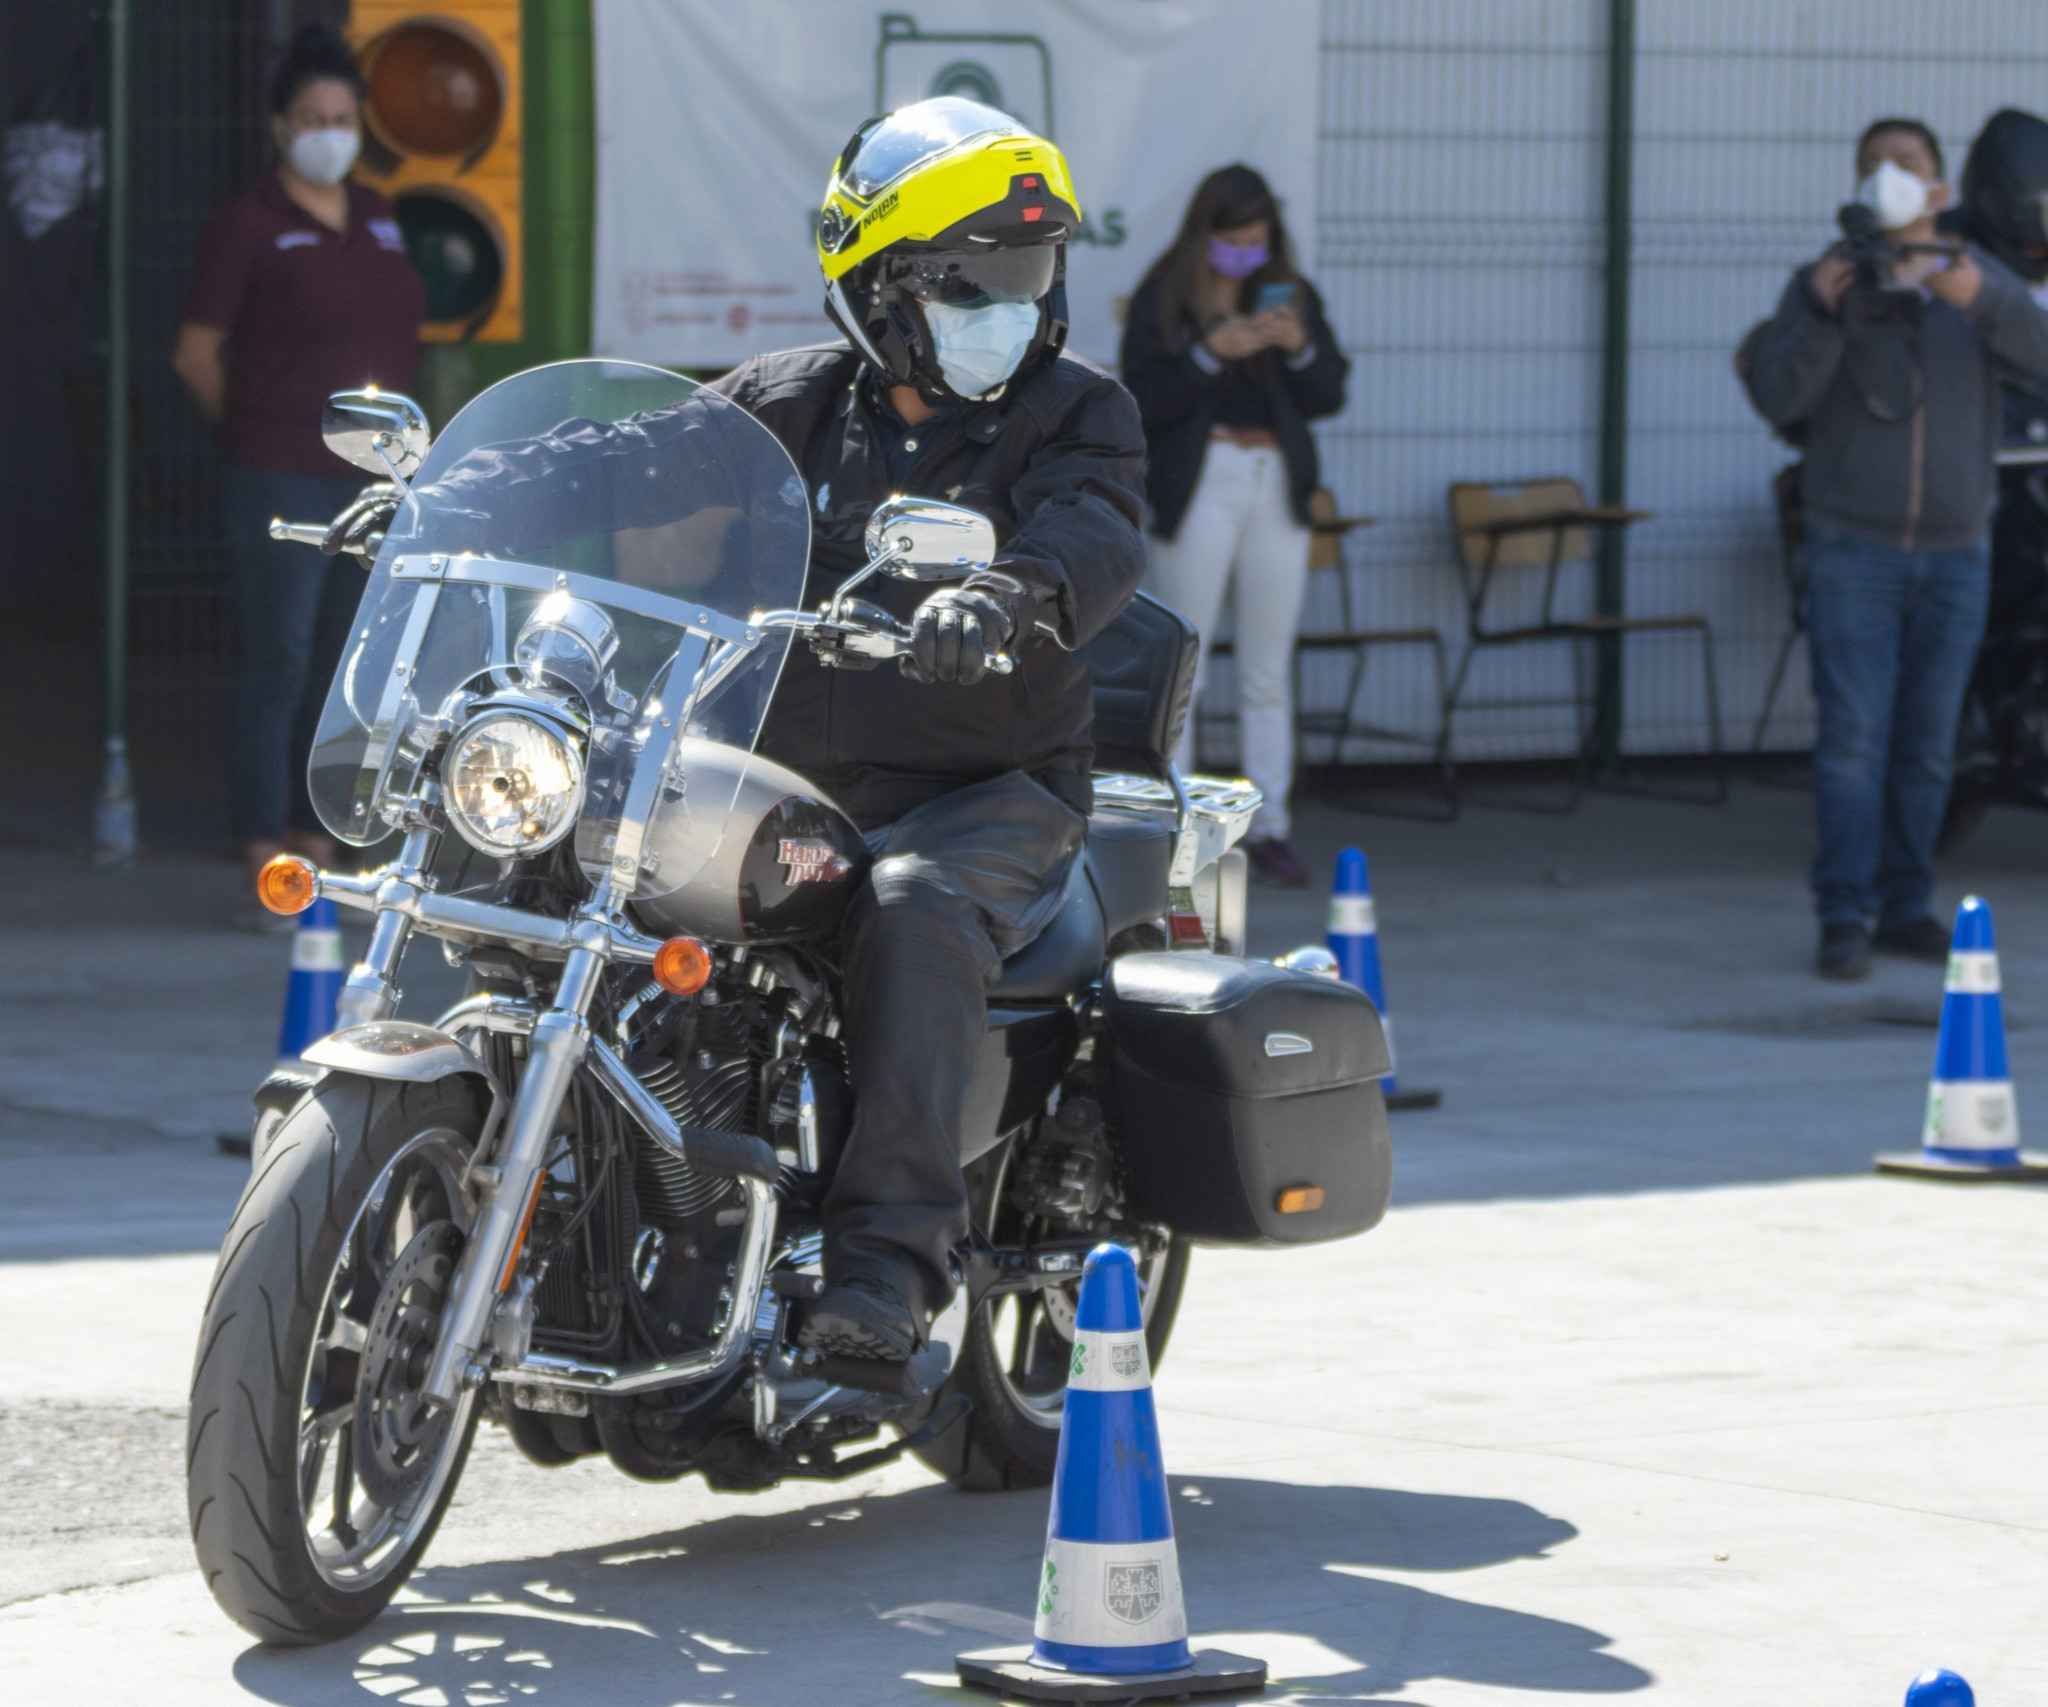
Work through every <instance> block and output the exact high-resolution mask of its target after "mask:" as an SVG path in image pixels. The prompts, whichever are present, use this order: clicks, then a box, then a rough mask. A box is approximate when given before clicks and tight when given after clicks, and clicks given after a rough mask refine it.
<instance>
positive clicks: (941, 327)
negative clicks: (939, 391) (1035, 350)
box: [924, 302, 1039, 398]
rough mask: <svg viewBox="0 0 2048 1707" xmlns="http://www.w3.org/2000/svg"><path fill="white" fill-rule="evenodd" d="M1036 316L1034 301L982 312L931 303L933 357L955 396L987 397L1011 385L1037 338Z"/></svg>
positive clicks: (1000, 304)
mask: <svg viewBox="0 0 2048 1707" xmlns="http://www.w3.org/2000/svg"><path fill="white" fill-rule="evenodd" d="M1038 312H1039V310H1038V304H1037V303H1035V302H991V303H987V304H985V305H984V306H983V307H980V308H954V307H952V306H951V305H950V304H947V303H943V302H927V303H926V304H925V305H924V318H925V324H926V325H927V326H929V327H930V328H931V331H932V354H933V356H934V357H935V358H936V359H937V361H938V364H939V373H940V375H941V377H943V378H944V380H945V382H946V385H947V388H948V389H949V390H951V391H952V393H953V395H954V396H956V397H966V398H979V397H986V396H987V395H988V394H989V393H990V392H992V391H996V390H999V389H1000V388H1001V387H1003V386H1005V385H1007V384H1009V382H1010V376H1011V375H1012V374H1014V373H1015V372H1016V371H1017V364H1018V363H1019V362H1021V361H1022V360H1023V359H1024V353H1025V351H1027V350H1029V349H1030V348H1031V340H1032V339H1033V338H1035V337H1037V336H1038Z"/></svg>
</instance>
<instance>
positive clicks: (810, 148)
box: [593, 0, 1318, 367]
mask: <svg viewBox="0 0 2048 1707" xmlns="http://www.w3.org/2000/svg"><path fill="white" fill-rule="evenodd" d="M1317 13H1318V8H1317V7H1316V5H1315V4H1313V0H1284V3H1277V4H1272V5H1267V6H1263V7H1252V6H1248V5H1246V4H1244V3H1243V0H1039V3H1038V4H1036V5H1033V6H1019V5H1016V4H1014V0H1013V3H1012V4H1008V5H996V4H993V3H992V0H945V3H943V4H939V3H935V0H925V3H919V0H909V9H907V10H906V9H905V7H904V6H903V5H902V4H898V5H886V4H882V5H877V4H866V3H862V0H832V3H830V4H826V3H824V0H751V3H750V4H748V5H745V6H734V5H731V4H730V3H729V0H595V3H594V6H593V14H594V18H595V28H596V38H597V39H596V57H597V66H596V71H597V87H596V95H597V245H596V249H597V276H596V279H595V281H594V286H595V289H594V296H595V302H594V306H593V318H594V322H595V324H594V327H593V340H594V343H595V345H596V348H597V351H598V353H600V354H603V355H617V356H629V357H634V358H637V359H639V360H643V361H651V362H659V363H662V364H664V365H667V366H673V367H724V366H728V365H730V364H732V363H735V362H738V361H740V360H741V359H742V358H744V357H746V356H749V355H752V354H754V353H755V352H757V351H760V350H767V349H776V348H779V347H782V346H786V345H790V344H803V343H812V342H816V341H818V340H820V339H825V338H830V337H833V336H835V335H836V334H835V333H834V332H833V329H832V326H831V323H830V322H829V321H827V320H826V318H825V315H824V310H823V308H822V306H821V298H822V295H823V284H822V281H821V280H820V278H819V275H818V265H817V257H816V252H815V250H814V248H813V247H812V240H811V229H812V221H813V219H814V218H815V216H816V214H817V210H818V205H819V203H820V202H821V201H822V200H823V198H824V193H825V180H826V178H827V176H828V175H829V174H830V172H831V169H832V162H833V161H834V159H836V158H837V156H838V153H839V150H840V149H841V148H842V147H844V146H845V143H846V140H847V138H848V137H850V136H852V134H853V132H854V130H855V129H856V128H857V127H858V126H859V125H860V123H861V121H862V120H864V119H866V118H868V117H869V116H870V115H872V114H874V113H876V112H882V111H886V110H888V109H890V108H892V107H898V106H902V105H904V104H906V103H907V102H910V101H916V100H922V99H923V98H924V97H926V96H927V95H934V94H958V95H966V96H970V97H972V98H973V99H976V100H981V101H987V102H989V103H990V104H991V105H994V106H997V107H1000V108H1002V109H1004V110H1005V111H1007V112H1011V113H1014V114H1015V115H1016V116H1017V117H1018V118H1020V119H1022V120H1023V121H1024V122H1025V123H1026V124H1028V125H1030V126H1032V127H1033V128H1034V129H1037V130H1040V131H1042V132H1044V133H1046V134H1049V135H1050V136H1051V137H1052V138H1053V140H1054V141H1056V142H1057V143H1059V145H1060V147H1061V148H1062V149H1063V150H1064V151H1065V153H1066V156H1067V161H1068V164H1069V165H1070V166H1071V167H1072V169H1073V173H1074V183H1075V186H1076V188H1077V189H1078V190H1079V192H1080V196H1081V210H1082V217H1083V227H1082V230H1081V232H1080V233H1079V239H1078V240H1077V241H1075V242H1074V243H1072V244H1070V245H1069V248H1068V256H1067V296H1068V304H1069V310H1070V314H1071V319H1072V331H1071V333H1070V335H1069V343H1070V345H1071V347H1072V348H1073V349H1075V350H1076V351H1078V352H1079V353H1081V354H1082V355H1085V356H1088V357H1090V358H1091V359H1093V360H1095V361H1099V362H1102V363H1104V364H1106V365H1113V364H1114V362H1115V360H1116V353H1117V341H1118V337H1119V335H1120V328H1119V317H1118V313H1117V307H1118V303H1119V301H1120V299H1122V298H1123V297H1125V296H1127V295H1128V294H1129V292H1130V291H1131V289H1132V287H1133V286H1134V285H1136V283H1137V282H1138V279H1139V278H1140V276H1141V275H1142V274H1143V273H1144V271H1145V269H1146V268H1147V267H1149V266H1150V265H1151V263H1152V261H1153V260H1154V259H1155V258H1156V257H1157V256H1158V254H1159V252H1160V251H1161V250H1163V249H1164V248H1165V247H1166V245H1167V244H1168V243H1169V242H1171V241H1172V238H1173V235H1174V233H1175V232H1176V231H1177V230H1178V229H1179V226H1180V217H1181V214H1182V212H1183V210H1184V209H1185V207H1186V205H1187V200H1188V197H1189V196H1190V195H1191V194H1192V193H1193V191H1194V187H1195V184H1196V183H1197V182H1198V181H1199V180H1200V179H1201V178H1202V177H1203V175H1204V174H1206V173H1208V172H1209V171H1211V170H1213V169H1214V168H1215V167H1218V166H1222V165H1227V164H1229V163H1230V162H1231V161H1234V160H1241V161H1243V162H1244V163H1246V164H1247V165H1251V166H1255V167H1257V168H1258V169H1259V170H1260V171H1262V172H1263V173H1265V175H1266V177H1267V178H1268V179H1269V180H1270V181H1271V183H1272V185H1273V187H1274V189H1275V191H1276V192H1277V193H1278V194H1279V195H1280V196H1281V198H1282V200H1283V201H1284V202H1285V203H1286V207H1287V217H1288V225H1289V229H1290V231H1291V232H1292V233H1293V235H1294V239H1295V244H1296V247H1297V250H1306V249H1307V248H1308V246H1309V245H1310V244H1311V243H1312V241H1313V235H1314V231H1315V207H1314V199H1313V198H1314V190H1315V151H1316V20H1317ZM1299 258H1300V259H1302V260H1303V261H1307V260H1308V259H1310V257H1309V255H1307V254H1306V253H1303V254H1301V255H1300V256H1299Z"/></svg>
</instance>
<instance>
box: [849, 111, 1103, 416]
mask: <svg viewBox="0 0 2048 1707" xmlns="http://www.w3.org/2000/svg"><path fill="white" fill-rule="evenodd" d="M1080 223H1081V204H1080V201H1079V199H1078V198H1077V197H1076V196H1075V194H1074V184H1073V178H1072V176H1071V174H1070V173H1069V172H1068V170H1067V161H1066V156H1065V155H1063V154H1061V152H1060V151H1059V149H1058V148H1057V147H1056V146H1054V144H1052V143H1051V142H1049V141H1047V140H1046V139H1045V138H1044V137H1042V136H1037V135H1034V134H1033V133H1032V132H1031V131H1030V130H1028V129H1026V128H1025V126H1024V125H1022V124H1020V123H1019V122H1018V121H1017V120H1016V119H1014V118H1012V117H1010V115H1009V114H1007V113H1003V112H998V111H997V110H996V109H995V108H994V107H989V106H984V105H982V104H981V103H980V102H978V101H968V100H962V99H961V98H959V97H958V96H954V95H941V96H938V97H935V98H934V99H932V100H929V101H918V102H916V103H915V104H913V105H911V106H907V107H899V108H897V110H896V111H895V112H893V113H885V114H882V115H881V116H880V117H877V118H872V119H869V120H868V122H867V123H866V124H864V125H862V126H861V127H860V129H859V130H857V131H855V132H854V133H853V138H852V140H851V141H849V142H848V143H847V145H846V146H845V148H843V149H842V150H840V154H839V159H838V161H837V162H836V163H835V164H834V166H833V168H832V179H831V182H830V183H829V184H828V185H827V186H826V188H825V203H824V206H823V207H822V208H821V209H820V210H819V213H818V266H819V268H820V270H821V271H822V272H823V273H824V275H825V312H826V314H827V315H829V316H830V317H831V319H832V323H833V324H834V325H835V326H837V327H838V328H839V329H840V331H842V332H843V333H845V334H846V337H847V340H848V341H849V342H850V343H851V344H852V345H853V347H854V348H855V349H856V350H858V351H859V352H860V354H861V356H862V358H863V359H864V360H866V361H867V362H868V364H869V365H870V366H872V367H873V368H874V369H875V370H876V372H877V373H878V374H880V375H881V376H882V378H883V379H884V380H886V381H887V382H888V383H890V384H893V385H912V386H915V387H916V388H917V390H918V392H919V394H920V395H921V396H923V397H924V398H925V400H926V401H927V402H930V403H934V404H941V405H943V404H946V403H952V402H956V401H962V400H963V399H961V397H960V395H959V394H958V393H957V392H955V391H954V390H952V388H951V387H949V386H948V385H947V384H946V381H945V378H944V375H943V374H942V373H941V372H940V369H939V365H938V360H937V353H936V348H935V341H934V338H933V335H932V328H931V325H930V322H929V321H928V320H927V318H926V315H925V312H924V310H925V307H926V305H928V304H943V305H945V306H946V307H948V308H966V309H972V308H978V307H983V306H986V305H987V304H990V303H997V302H1004V303H1025V302H1034V303H1037V304H1038V307H1039V316H1038V331H1037V333H1036V335H1035V336H1034V337H1033V339H1032V341H1031V344H1030V347H1029V348H1028V349H1027V350H1026V351H1025V353H1024V355H1023V357H1022V359H1021V360H1020V361H1019V362H1018V365H1017V367H1016V369H1015V371H1014V372H1013V374H1012V375H1011V378H1010V379H1009V380H1008V381H1006V382H1005V384H1006V385H1007V384H1014V383H1015V382H1016V380H1017V379H1019V378H1021V377H1023V376H1024V375H1025V374H1027V373H1029V372H1030V371H1031V369H1032V368H1033V367H1034V366H1036V365H1037V364H1039V363H1040V362H1044V361H1050V360H1051V359H1052V358H1053V357H1054V356H1056V355H1058V354H1059V351H1060V349H1061V347H1062V346H1063V345H1064V344H1065V343H1066V339H1067V292H1066V245H1067V238H1068V237H1069V236H1070V235H1071V234H1072V233H1073V231H1074V230H1075V229H1076V228H1077V227H1078V226H1079V225H1080ZM1000 389H1001V388H998V391H996V392H990V393H985V394H983V395H982V397H981V398H980V399H977V400H982V401H985V400H986V399H987V398H988V397H990V396H994V395H998V394H999V392H1000Z"/></svg>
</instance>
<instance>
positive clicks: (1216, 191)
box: [1123, 166, 1351, 889]
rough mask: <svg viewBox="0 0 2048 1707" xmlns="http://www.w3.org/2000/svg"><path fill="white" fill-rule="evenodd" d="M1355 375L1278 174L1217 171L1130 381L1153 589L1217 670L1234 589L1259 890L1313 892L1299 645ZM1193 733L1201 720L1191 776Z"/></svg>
mask: <svg viewBox="0 0 2048 1707" xmlns="http://www.w3.org/2000/svg"><path fill="white" fill-rule="evenodd" d="M1350 365H1351V364H1350V363H1349V362H1348V361H1346V360H1345V358H1344V354H1343V352H1342V351H1341V350H1340V349H1339V348H1338V347H1337V340H1336V338H1335V336H1334V335H1333V334H1332V333H1331V331H1330V327H1329V323H1328V322H1327V321H1326V320H1325V319H1324V318H1323V308H1322V300H1321V298H1320V297H1318V296H1317V294H1316V291H1315V287H1314V286H1313V285H1311V284H1310V283H1309V282H1308V280H1307V279H1305V278H1303V277H1302V276H1301V274H1300V273H1299V272H1298V271H1297V270H1296V268H1295V265H1294V253H1293V247H1292V245H1291V244H1290V243H1289V241H1288V236H1287V225H1286V222H1285V220H1284V219H1283V218H1282V216H1281V211H1280V202H1279V199H1278V198H1277V197H1276V196H1275V195H1274V194H1273V191H1272V189H1271V187H1270V186H1269V185H1268V184H1267V182H1266V180H1265V179H1264V178H1262V177H1261V176H1260V175H1259V174H1258V173H1257V172H1255V171H1253V170H1252V169H1251V167H1249V166H1225V167H1223V168H1222V169H1221V170H1219V171H1215V172H1211V173H1210V174H1209V176H1208V177H1206V178H1204V179H1203V180H1202V182H1201V183H1200V185H1199V186H1197V188H1196V190H1195V194H1194V198H1193V200H1191V201H1190V202H1189V203H1188V208H1187V213H1186V215H1185V216H1184V218H1183V219H1182V221H1181V228H1180V234H1179V236H1178V237H1176V238H1175V239H1174V241H1173V244H1172V246H1171V247H1170V248H1169V249H1168V250H1167V251H1166V253H1165V254H1163V255H1161V256H1160V257H1159V259H1158V260H1156V261H1155V262H1153V264H1152V267H1151V270H1150V271H1149V272H1147V273H1146V275H1145V278H1144V280H1143V282H1142V283H1141V284H1140V285H1139V286H1138V289H1137V291H1136V292H1135V293H1134V294H1133V296H1132V297H1131V301H1130V306H1129V309H1128V311H1127V312H1126V314H1125V318H1124V338H1123V380H1124V384H1125V385H1126V386H1127V387H1128V388H1129V389H1130V391H1131V394H1132V395H1133V396H1134V397H1136V398H1137V400H1138V410H1139V413H1140V414H1141V415H1142V416H1143V418H1144V423H1145V438H1146V443H1147V447H1148V449H1149V452H1150V456H1149V463H1148V468H1147V474H1146V481H1147V496H1148V497H1149V498H1150V500H1151V506H1152V536H1153V537H1152V542H1151V545H1152V553H1151V568H1150V570H1149V572H1148V575H1147V580H1146V585H1147V587H1148V588H1149V590H1150V591H1152V592H1153V593H1155V594H1156V595H1157V596H1158V597H1160V598H1161V599H1164V600H1165V601H1166V602H1167V603H1168V604H1170V605H1172V606H1173V607H1174V608H1175V609H1176V610H1178V611H1180V612H1181V613H1182V614H1183V615H1185V616H1186V617H1188V618H1189V620H1191V621H1192V622H1194V623H1195V625H1196V626H1197V627H1198V628H1200V629H1201V631H1202V639H1203V662H1204V669H1203V672H1202V673H1203V674H1204V675H1206V673H1207V670H1206V665H1207V658H1208V644H1209V636H1210V634H1211V631H1212V630H1213V629H1214V627H1215V624H1216V618H1217V615H1218V613H1219V612H1220V611H1221V609H1222V607H1223V598H1224V594H1225V593H1226V591H1228V590H1229V589H1230V587H1231V586H1232V584H1233V583H1235V586H1236V590H1237V601H1236V602H1237V682H1238V720H1239V729H1240V731H1241V734H1242V739H1243V753H1244V768H1245V771H1246V773H1247V774H1248V775H1249V776H1250V778H1251V780H1252V781H1253V782H1255V783H1257V784H1258V785H1259V787H1260V788H1262V789H1263V790H1264V791H1265V795H1266V804H1265V807H1264V808H1263V810H1262V811H1261V812H1260V815H1259V818H1258V820H1257V822H1255V823H1254V824H1253V826H1252V833H1251V835H1250V836H1249V837H1248V838H1247V840H1246V842H1245V849H1246V852H1247V853H1248V854H1249V855H1250V857H1251V861H1252V869H1253V871H1254V872H1255V873H1256V874H1257V875H1258V876H1259V877H1260V878H1261V879H1263V880H1264V881H1266V882H1269V883H1278V884H1283V885H1285V886H1286V887H1288V888H1296V889H1298V888H1302V887H1304V886H1305V885H1306V884H1307V882H1308V870H1307V868H1306V867H1305V866H1304V865H1303V864H1302V862H1301V859H1300V856H1299V855H1297V854H1296V853H1295V851H1294V846H1293V843H1292V841H1291V840H1290V828H1291V826H1290V823H1289V818H1288V810H1287V796H1288V791H1289V789H1290V788H1291V787H1292V786H1293V781H1294V705H1293V657H1294V640H1295V632H1296V630H1297V628H1298V627H1299V626H1300V621H1301V599H1302V592H1303V589H1304V587H1305V586H1306V584H1307V580H1308V550H1309V496H1310V494H1311V493H1313V492H1314V491H1315V489H1316V484H1317V480H1318V470H1317V464H1316V445H1315V439H1314V438H1313V436H1312V435H1311V434H1310V432H1309V428H1308V424H1309V422H1311V421H1313V420H1317V419H1319V418H1321V417H1322V416H1325V415H1334V414H1336V413H1337V411H1338V410H1340V409H1342V408H1343V407H1344V381H1345V376H1346V374H1347V373H1348V372H1349V371H1350ZM1200 680H1201V678H1200V676H1198V677H1197V692H1198V693H1199V691H1200ZM1194 726H1195V720H1194V718H1193V717H1192V716H1190V717H1189V719H1188V726H1187V730H1186V732H1185V733H1184V734H1183V735H1182V737H1181V751H1180V754H1179V756H1178V762H1179V763H1180V764H1181V766H1182V768H1183V769H1185V768H1187V766H1188V765H1189V763H1190V762H1191V759H1192V754H1193V745H1194Z"/></svg>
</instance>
